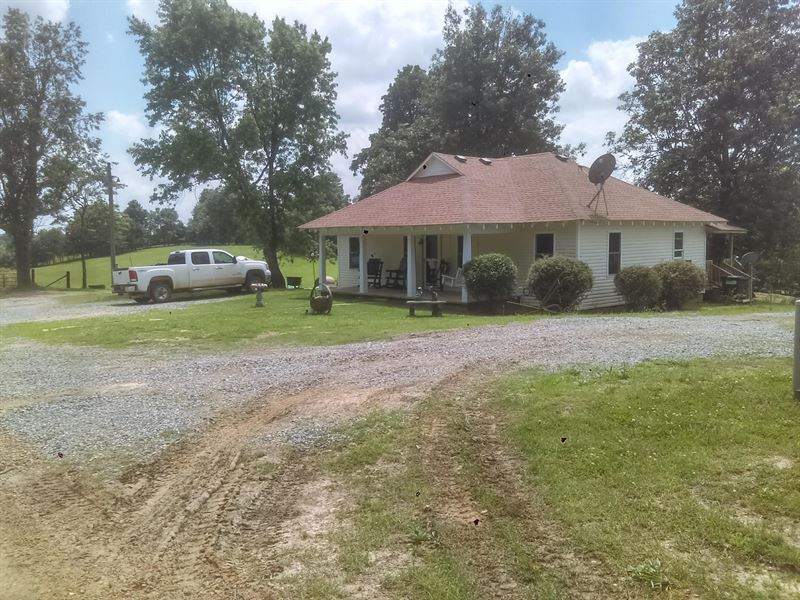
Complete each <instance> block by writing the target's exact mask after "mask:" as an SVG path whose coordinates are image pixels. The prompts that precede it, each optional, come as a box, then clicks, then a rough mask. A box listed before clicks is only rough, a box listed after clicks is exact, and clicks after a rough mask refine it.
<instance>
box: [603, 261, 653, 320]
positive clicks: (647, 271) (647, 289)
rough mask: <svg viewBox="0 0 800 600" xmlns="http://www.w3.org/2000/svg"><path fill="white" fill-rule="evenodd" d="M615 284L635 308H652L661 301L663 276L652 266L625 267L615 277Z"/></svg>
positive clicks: (628, 303)
mask: <svg viewBox="0 0 800 600" xmlns="http://www.w3.org/2000/svg"><path fill="white" fill-rule="evenodd" d="M614 285H615V286H616V288H617V291H618V292H619V293H620V294H621V295H622V297H623V298H624V299H625V303H626V304H627V305H628V306H630V307H631V308H633V309H634V310H644V309H646V308H651V307H653V306H657V305H658V304H659V302H660V301H661V278H660V277H659V276H658V273H656V271H655V269H652V268H650V267H645V266H642V265H633V266H631V267H625V268H624V269H622V270H621V271H620V272H619V273H617V276H616V277H614Z"/></svg>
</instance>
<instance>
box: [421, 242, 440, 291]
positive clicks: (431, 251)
mask: <svg viewBox="0 0 800 600" xmlns="http://www.w3.org/2000/svg"><path fill="white" fill-rule="evenodd" d="M424 254H425V263H424V264H425V287H428V286H431V285H439V236H438V235H426V236H425V253H424Z"/></svg>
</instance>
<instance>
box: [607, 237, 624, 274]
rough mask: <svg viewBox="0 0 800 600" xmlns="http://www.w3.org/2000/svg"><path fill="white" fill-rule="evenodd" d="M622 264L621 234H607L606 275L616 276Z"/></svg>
mask: <svg viewBox="0 0 800 600" xmlns="http://www.w3.org/2000/svg"><path fill="white" fill-rule="evenodd" d="M621 263H622V234H621V233H619V232H615V233H609V234H608V274H609V275H616V274H617V273H619V267H620V264H621Z"/></svg>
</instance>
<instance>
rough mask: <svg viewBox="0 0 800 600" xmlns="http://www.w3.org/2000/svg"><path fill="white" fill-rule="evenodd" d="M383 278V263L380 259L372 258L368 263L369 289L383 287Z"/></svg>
mask: <svg viewBox="0 0 800 600" xmlns="http://www.w3.org/2000/svg"><path fill="white" fill-rule="evenodd" d="M382 277H383V261H382V260H381V259H380V258H370V259H369V260H368V261H367V287H369V286H372V287H374V288H379V287H381V278H382Z"/></svg>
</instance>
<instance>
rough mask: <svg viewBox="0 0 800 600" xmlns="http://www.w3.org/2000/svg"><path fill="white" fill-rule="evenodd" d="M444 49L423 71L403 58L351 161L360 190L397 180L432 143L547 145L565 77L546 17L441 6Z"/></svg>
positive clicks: (556, 130)
mask: <svg viewBox="0 0 800 600" xmlns="http://www.w3.org/2000/svg"><path fill="white" fill-rule="evenodd" d="M443 42H444V44H443V47H442V48H441V49H440V50H438V51H437V52H436V53H435V54H434V56H433V60H432V63H431V66H430V69H429V70H428V71H427V72H426V71H424V70H423V69H421V68H420V67H418V66H406V67H404V68H403V69H402V70H401V71H400V72H398V74H397V76H396V77H395V80H394V81H393V82H392V84H391V85H390V86H389V89H388V91H387V93H386V95H385V96H383V101H382V104H381V112H382V113H383V121H382V123H381V128H380V130H379V131H378V132H377V133H375V134H373V135H371V136H370V145H369V147H367V148H364V149H363V150H362V151H361V152H359V153H358V154H357V155H356V156H355V157H354V160H353V162H352V165H351V169H352V170H353V171H354V172H356V173H361V174H362V176H363V179H362V187H361V196H362V197H363V196H367V195H370V194H372V193H375V192H377V191H380V190H382V189H385V188H386V187H389V186H390V185H393V184H395V183H398V182H400V181H402V180H403V179H404V178H405V177H407V176H408V174H409V172H410V171H411V170H412V169H413V168H414V167H416V166H417V165H418V164H419V163H420V162H422V160H423V159H424V158H425V156H427V155H428V153H430V152H431V151H432V150H441V151H444V152H452V153H456V154H475V155H480V156H506V155H509V154H527V153H531V152H543V151H547V150H554V149H556V147H557V142H558V138H559V136H560V135H561V130H562V129H563V127H562V126H560V125H558V124H557V123H556V122H555V120H554V117H555V114H556V112H557V111H558V105H557V102H558V96H559V94H560V93H561V92H562V91H563V90H564V84H563V82H562V81H561V78H560V77H559V75H558V71H557V70H556V63H557V62H558V60H559V58H560V57H561V55H562V53H561V52H560V51H559V50H558V49H557V48H556V47H555V46H554V45H553V44H552V43H551V42H548V41H547V37H546V35H545V33H544V23H543V22H542V21H540V20H538V19H535V18H534V17H533V16H531V15H527V14H526V15H518V14H515V13H512V12H511V11H507V10H503V9H502V8H501V7H499V6H496V7H494V8H493V9H492V10H491V11H489V12H487V11H486V9H485V8H483V6H481V5H477V6H470V7H468V8H466V9H465V11H464V14H463V16H462V15H460V14H459V13H458V12H457V11H456V10H455V9H454V8H452V7H450V8H448V9H447V12H446V14H445V24H444V30H443Z"/></svg>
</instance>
